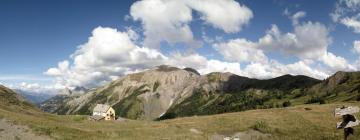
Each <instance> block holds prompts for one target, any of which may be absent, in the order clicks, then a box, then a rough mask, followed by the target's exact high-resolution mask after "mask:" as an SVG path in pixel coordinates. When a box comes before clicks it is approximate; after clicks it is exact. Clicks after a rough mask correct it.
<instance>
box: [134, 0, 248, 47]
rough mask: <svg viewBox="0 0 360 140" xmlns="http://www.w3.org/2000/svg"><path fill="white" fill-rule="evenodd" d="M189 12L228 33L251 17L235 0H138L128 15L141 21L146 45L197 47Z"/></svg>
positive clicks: (244, 7) (235, 30)
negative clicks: (197, 14) (167, 44)
mask: <svg viewBox="0 0 360 140" xmlns="http://www.w3.org/2000/svg"><path fill="white" fill-rule="evenodd" d="M192 11H197V12H199V13H200V14H201V19H202V20H204V21H205V22H206V23H208V24H210V25H212V26H214V27H215V28H219V29H222V30H224V31H225V32H227V33H229V32H238V31H240V30H241V27H242V26H243V25H245V24H247V23H248V22H249V20H250V19H251V18H252V17H253V14H252V11H251V10H250V9H249V8H247V7H246V6H245V5H240V4H239V3H238V2H236V1H234V0H221V1H219V0H141V1H137V2H135V3H134V4H133V5H132V6H131V10H130V15H131V16H132V18H133V19H134V20H135V21H141V22H142V25H143V29H144V35H145V40H144V45H145V46H146V47H151V48H159V44H160V43H161V42H162V41H166V42H168V43H170V44H174V43H180V42H183V43H187V44H188V45H191V46H200V45H201V43H200V42H199V41H196V40H195V39H194V36H193V33H192V31H191V29H190V26H189V24H190V22H191V21H192V20H193V17H192Z"/></svg>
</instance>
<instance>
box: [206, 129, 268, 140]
mask: <svg viewBox="0 0 360 140" xmlns="http://www.w3.org/2000/svg"><path fill="white" fill-rule="evenodd" d="M210 139H211V140H259V139H265V140H270V139H272V137H271V135H270V134H264V133H261V132H259V131H255V130H252V129H250V130H247V131H244V132H238V133H235V134H234V135H232V136H225V135H220V134H215V135H212V137H211V138H210Z"/></svg>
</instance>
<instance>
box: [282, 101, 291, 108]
mask: <svg viewBox="0 0 360 140" xmlns="http://www.w3.org/2000/svg"><path fill="white" fill-rule="evenodd" d="M282 106H283V107H289V106H291V102H290V101H285V102H283V104H282Z"/></svg>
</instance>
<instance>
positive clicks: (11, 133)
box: [0, 119, 51, 140]
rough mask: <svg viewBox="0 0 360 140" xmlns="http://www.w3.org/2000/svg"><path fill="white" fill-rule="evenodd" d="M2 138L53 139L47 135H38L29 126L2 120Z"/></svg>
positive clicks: (15, 139)
mask: <svg viewBox="0 0 360 140" xmlns="http://www.w3.org/2000/svg"><path fill="white" fill-rule="evenodd" d="M0 140H51V139H50V138H49V137H46V136H38V135H36V134H34V133H33V132H31V130H30V129H29V128H28V127H27V126H22V125H13V124H11V123H10V122H8V121H6V120H4V119H2V120H0Z"/></svg>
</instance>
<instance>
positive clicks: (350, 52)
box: [0, 0, 360, 88]
mask: <svg viewBox="0 0 360 140" xmlns="http://www.w3.org/2000/svg"><path fill="white" fill-rule="evenodd" d="M145 1H146V0H145ZM145 1H138V2H136V3H137V6H138V7H136V6H134V5H136V4H134V1H133V0H128V1H126V0H122V1H119V0H106V1H104V0H76V1H74V0H1V1H0V49H1V51H0V64H1V69H0V83H3V84H5V85H10V86H13V87H17V86H16V85H19V84H20V83H22V82H26V84H23V85H27V84H36V83H37V84H39V85H46V86H54V85H56V86H57V87H68V86H70V87H73V86H85V87H88V88H92V87H97V86H101V85H103V84H105V83H107V82H109V81H111V80H114V79H116V77H119V76H122V75H125V74H127V73H131V72H136V71H141V70H144V69H148V68H151V67H153V66H155V65H158V64H162V63H165V64H171V65H175V66H178V67H195V68H196V69H197V70H199V71H200V72H201V73H202V74H206V73H208V72H212V71H229V72H233V73H236V74H238V75H242V76H248V77H253V78H271V77H276V76H279V75H281V74H286V73H290V74H294V75H297V74H303V75H308V76H312V77H315V78H319V79H322V78H326V77H327V76H329V75H331V74H332V73H334V72H336V71H338V70H345V71H355V70H358V64H357V61H358V59H359V53H360V49H359V52H357V51H356V45H355V41H356V40H360V34H359V32H357V29H358V28H360V27H359V26H360V25H358V24H356V23H357V22H359V24H360V18H359V16H360V12H359V11H360V10H357V9H360V2H359V1H358V0H317V1H311V0H291V1H288V0H266V1H264V0H239V1H233V0H226V1H222V2H223V3H222V2H218V1H211V0H208V1H204V3H202V4H200V6H199V4H197V3H196V2H195V3H192V2H184V1H180V2H179V3H180V4H178V5H183V7H181V6H179V7H176V8H173V9H171V8H170V9H171V10H170V11H167V12H162V13H151V12H152V11H151V10H150V12H143V11H141V10H146V9H142V8H141V6H144V5H145V6H146V5H149V4H151V3H149V2H145ZM153 1H158V2H159V3H158V4H155V5H152V6H154V7H155V8H156V9H160V4H164V5H163V6H165V7H166V6H169V4H168V3H166V2H163V1H161V0H153ZM219 4H224V5H223V6H216V5H219ZM203 5H208V6H214V5H215V8H214V9H215V10H207V9H206V8H204V7H205V6H203ZM156 6H159V7H156ZM170 6H171V5H170ZM226 6H229V7H235V8H234V9H231V8H228V9H222V8H226ZM181 8H183V9H181ZM216 8H218V9H217V10H219V9H220V11H219V12H218V13H216V12H215V13H214V11H216ZM341 8H343V9H351V8H353V10H349V11H347V10H338V11H342V12H336V10H337V9H341ZM247 9H248V10H247ZM177 10H179V11H177ZM182 10H184V11H182ZM187 10H190V11H191V14H190V15H186V11H187ZM230 10H233V11H230ZM246 11H250V12H251V13H247V14H242V12H244V13H246ZM285 11H287V12H285ZM171 12H174V13H181V12H184V15H185V19H182V18H184V17H179V18H177V17H178V16H177V15H176V14H175V15H169V13H171ZM222 12H225V13H227V14H223V13H222ZM297 13H299V15H300V13H304V15H302V16H300V17H299V18H297V19H294V18H292V17H294V15H295V14H297ZM152 14H157V15H156V16H155V17H152V16H153V15H152ZM162 14H164V15H162ZM212 14H215V15H216V14H218V15H221V16H215V17H211V15H212ZM331 14H337V15H339V18H338V19H337V20H335V19H334V18H333V17H332V16H331ZM189 16H190V18H191V19H188V17H189ZM222 16H223V17H225V18H220V17H222ZM157 17H161V18H157ZM231 17H236V19H235V20H234V21H232V20H230V21H229V22H228V23H226V22H225V23H224V22H222V21H221V20H224V19H231ZM167 18H168V19H169V21H171V23H167V21H166V19H167ZM211 18H212V19H211ZM293 19H294V20H296V21H298V23H297V24H295V23H294V20H293ZM346 19H348V20H346ZM350 19H351V20H350ZM346 21H348V22H346ZM232 22H233V23H232ZM153 23H157V24H155V25H154V24H153ZM158 23H160V24H158ZM162 23H164V25H162ZM354 23H355V24H354ZM274 25H275V26H276V27H274ZM162 27H164V28H162ZM166 27H168V28H166ZM187 27H189V30H187V31H184V30H185V29H186V28H187ZM227 27H234V28H231V29H229V28H227ZM302 27H303V28H302ZM238 28H239V29H238ZM296 28H299V32H300V30H303V29H304V30H306V29H308V32H309V34H317V33H319V32H320V33H319V34H320V35H321V34H323V33H325V34H326V35H324V36H320V37H322V38H319V39H317V38H316V37H317V36H313V38H306V35H303V36H301V34H297V33H296V32H295V31H294V30H295V29H296ZM96 29H98V30H96ZM172 29H173V30H174V32H172V31H171V30H172ZM182 29H184V30H182ZM271 29H274V30H275V29H277V31H279V32H281V33H280V35H279V36H276V35H275V33H273V34H272V33H269V31H270V30H271ZM324 30H325V31H324ZM359 30H360V29H359ZM179 31H180V32H179ZM317 31H319V32H317ZM95 32H96V33H95ZM149 32H155V33H159V34H158V35H159V36H157V34H155V35H154V34H151V35H150V34H149ZM189 32H190V34H192V35H193V36H192V37H189V36H188V35H189ZM162 33H163V35H162ZM96 34H98V35H96ZM287 34H291V35H289V36H287ZM118 35H119V36H118ZM122 35H125V37H123V36H122ZM132 35H135V37H133V36H132ZM172 35H173V36H172ZM182 35H184V36H183V38H181V37H182ZM266 35H270V36H271V35H273V36H272V39H273V40H272V41H271V42H270V43H266V42H265V43H264V42H260V41H259V39H261V38H264V37H265V36H266ZM104 36H106V37H104ZM179 36H180V37H179ZM112 37H114V38H115V39H117V38H118V39H120V40H121V39H123V38H125V41H124V42H127V41H129V43H125V44H124V43H123V42H120V43H119V42H116V41H114V40H111V41H109V42H106V41H108V40H106V38H112ZM204 37H206V38H208V39H210V40H211V41H207V40H206V39H205V38H204ZM291 37H295V38H296V40H297V41H294V42H291V41H290V43H288V44H286V43H284V42H287V39H290V40H291ZM314 37H315V38H314ZM89 38H93V40H91V39H89ZM126 38H129V39H126ZM276 38H280V39H278V40H276ZM156 39H159V41H158V42H156V41H155V42H154V40H156ZM103 40H105V42H106V43H107V44H100V45H99V44H97V43H98V42H104V41H103ZM146 40H148V41H146ZM149 40H150V41H149ZM174 40H175V41H174ZM319 40H324V41H323V42H321V41H319ZM232 41H233V42H232ZM301 41H303V42H301ZM312 41H314V42H312ZM149 42H150V43H149ZM189 42H192V43H189ZM194 42H197V43H199V42H200V45H199V44H197V45H193V43H194ZM230 42H232V43H230ZM299 42H300V43H299ZM304 42H305V43H304ZM116 43H118V44H116ZM157 43H159V44H157ZM150 44H157V45H150ZM231 44H232V45H231ZM304 44H305V45H304ZM96 45H98V46H96ZM107 45H109V46H111V45H114V47H109V48H107ZM126 45H130V47H129V46H126ZM132 45H135V47H134V46H132ZM216 46H217V47H216ZM231 46H232V47H231ZM124 48H127V49H124ZM249 48H250V49H249ZM293 48H294V49H293ZM359 48H360V45H359ZM93 49H94V50H95V51H94V50H93ZM96 49H99V50H96ZM89 50H91V52H89ZM109 50H110V51H109ZM136 50H137V51H136ZM116 51H118V52H116ZM132 51H134V52H132ZM236 51H238V52H236ZM317 51H318V53H315V54H314V52H317ZM96 52H104V53H99V54H97V53H96ZM105 52H106V53H105ZM108 52H112V53H114V54H112V53H110V54H108ZM140 52H141V54H140ZM136 53H139V54H136ZM107 54H108V55H107ZM131 54H134V55H136V57H135V58H131V59H125V58H122V57H121V58H120V57H116V56H117V55H124V56H130V55H131ZM104 55H107V56H104ZM113 55H114V57H110V56H113ZM154 55H155V56H157V57H156V58H155V57H152V56H154ZM239 55H241V56H239ZM77 56H86V57H85V58H86V59H88V60H89V59H94V61H91V62H90V61H89V62H88V61H85V60H79V61H78V62H77V61H76V60H75V58H76V57H77ZM90 56H93V57H94V58H93V57H90ZM142 56H144V57H142ZM95 60H98V61H97V62H95ZM115 60H116V62H115ZM141 60H146V62H145V61H141ZM63 62H64V63H63ZM60 63H62V64H63V65H64V68H61V66H60V65H58V64H60ZM129 63H131V64H129ZM214 65H218V67H216V68H214ZM298 67H301V68H298ZM82 68H83V69H84V68H86V69H87V71H86V72H84V71H81V70H83V69H82ZM51 69H52V70H51ZM89 69H91V70H89ZM104 69H113V70H111V71H107V70H104ZM114 69H116V70H114ZM80 71H81V72H80ZM89 75H91V76H89ZM89 77H90V78H89Z"/></svg>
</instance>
